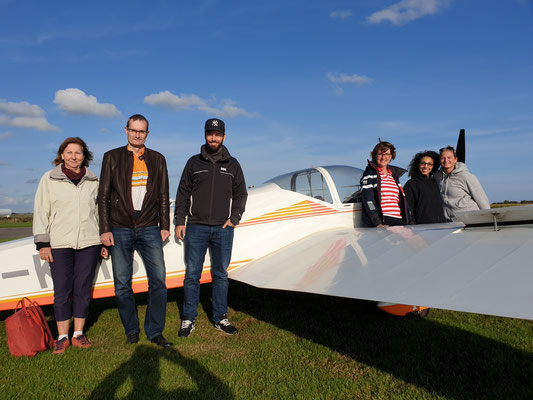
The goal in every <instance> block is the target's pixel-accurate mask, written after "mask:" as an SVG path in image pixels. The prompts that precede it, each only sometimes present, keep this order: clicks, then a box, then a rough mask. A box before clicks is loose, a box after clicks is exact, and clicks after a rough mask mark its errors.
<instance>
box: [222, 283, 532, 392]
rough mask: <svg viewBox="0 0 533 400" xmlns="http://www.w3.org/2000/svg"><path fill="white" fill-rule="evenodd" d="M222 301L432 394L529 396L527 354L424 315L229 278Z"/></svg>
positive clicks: (529, 383) (529, 377)
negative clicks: (403, 315) (402, 315)
mask: <svg viewBox="0 0 533 400" xmlns="http://www.w3.org/2000/svg"><path fill="white" fill-rule="evenodd" d="M228 300H229V305H230V306H231V307H232V308H234V309H235V310H237V311H240V312H243V313H246V314H248V315H251V316H253V317H255V318H257V319H258V320H261V321H265V322H268V323H270V324H273V325H275V326H277V327H278V328H281V329H284V330H289V331H291V332H293V333H294V334H296V335H298V336H299V337H301V338H305V339H308V340H311V341H313V342H315V343H319V344H321V345H323V346H327V347H328V348H330V349H332V350H334V351H336V352H339V353H341V354H343V355H346V356H348V357H350V358H352V359H353V360H356V361H358V362H361V363H363V364H365V365H368V366H372V367H375V368H377V369H379V370H380V371H383V372H386V373H390V374H392V375H394V376H395V377H397V378H399V379H401V380H403V381H405V382H406V383H410V384H413V385H416V386H417V387H423V388H425V389H426V390H427V391H429V392H430V393H433V394H434V395H435V396H438V395H440V396H446V397H447V398H452V399H458V400H463V399H484V398H487V399H531V398H533V379H532V377H533V356H532V354H531V353H527V352H523V351H519V350H516V349H514V348H512V347H510V346H508V345H505V344H502V343H500V342H498V341H495V340H491V339H488V338H485V337H482V336H479V335H477V334H473V333H470V332H467V331H464V330H461V329H458V328H454V327H450V326H446V325H443V324H440V323H437V322H434V321H431V319H426V320H421V319H419V318H397V317H392V316H389V315H387V314H385V313H383V312H381V311H380V310H378V309H377V308H376V306H375V303H374V302H367V301H360V300H352V299H344V298H335V297H328V296H320V295H313V294H305V293H295V292H284V291H275V290H266V289H257V288H254V287H252V286H248V285H245V284H242V283H239V282H235V281H231V285H230V292H229V299H228ZM288 305H290V307H289V306H288ZM243 334H246V333H245V332H243Z"/></svg>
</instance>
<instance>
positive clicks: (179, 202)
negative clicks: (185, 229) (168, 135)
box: [174, 146, 248, 226]
mask: <svg viewBox="0 0 533 400" xmlns="http://www.w3.org/2000/svg"><path fill="white" fill-rule="evenodd" d="M220 151H221V152H222V154H220V155H219V157H218V159H217V160H216V161H215V159H213V158H211V157H209V155H208V154H207V152H206V150H205V146H202V151H201V153H200V154H197V155H195V156H192V157H191V158H189V161H187V164H186V165H185V169H184V170H183V173H182V175H181V179H180V184H179V187H178V192H177V194H176V209H175V211H174V224H175V225H176V226H179V225H185V217H188V218H187V223H193V224H204V225H223V224H224V223H225V222H226V221H227V220H228V219H230V220H231V223H232V224H233V225H237V224H238V223H239V221H240V220H241V217H242V214H243V213H244V207H245V205H246V198H247V197H248V192H247V191H246V182H245V181H244V175H243V173H242V169H241V166H240V164H239V162H238V161H237V160H236V159H235V158H233V157H232V156H231V155H230V153H229V151H228V149H226V147H225V146H222V149H221V150H220Z"/></svg>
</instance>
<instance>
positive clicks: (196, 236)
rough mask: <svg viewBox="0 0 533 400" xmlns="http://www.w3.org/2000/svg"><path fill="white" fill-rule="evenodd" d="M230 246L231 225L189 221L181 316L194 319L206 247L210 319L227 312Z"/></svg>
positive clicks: (231, 238)
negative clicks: (210, 284)
mask: <svg viewBox="0 0 533 400" xmlns="http://www.w3.org/2000/svg"><path fill="white" fill-rule="evenodd" d="M232 246H233V228H232V227H230V226H228V227H226V228H225V229H222V225H215V226H209V225H202V224H188V225H187V229H186V231H185V280H184V281H183V289H184V300H183V319H188V320H190V321H194V320H196V317H197V316H198V303H199V302H200V277H201V275H202V268H203V265H204V260H205V254H206V252H207V249H209V253H210V254H211V277H212V279H213V322H218V321H220V320H221V319H223V318H225V316H224V315H225V314H226V313H227V312H228V286H229V282H228V272H227V269H228V266H229V263H230V260H231V248H232Z"/></svg>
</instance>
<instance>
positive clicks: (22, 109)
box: [0, 99, 59, 140]
mask: <svg viewBox="0 0 533 400" xmlns="http://www.w3.org/2000/svg"><path fill="white" fill-rule="evenodd" d="M2 114H3V115H2ZM0 125H4V126H12V127H15V128H29V129H37V130H39V131H59V128H58V127H56V126H54V125H52V124H50V123H49V122H48V120H47V119H46V118H45V111H44V110H43V109H42V108H41V107H39V106H37V105H35V104H30V103H28V102H27V101H21V102H19V103H16V102H12V101H5V100H3V99H0ZM9 136H11V134H10V132H6V133H3V134H1V135H0V140H1V139H5V138H7V137H9Z"/></svg>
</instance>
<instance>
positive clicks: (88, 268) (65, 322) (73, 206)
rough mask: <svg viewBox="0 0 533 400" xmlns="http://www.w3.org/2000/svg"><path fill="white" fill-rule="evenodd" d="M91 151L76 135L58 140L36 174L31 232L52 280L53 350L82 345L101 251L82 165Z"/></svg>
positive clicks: (91, 189)
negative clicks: (44, 168) (49, 163)
mask: <svg viewBox="0 0 533 400" xmlns="http://www.w3.org/2000/svg"><path fill="white" fill-rule="evenodd" d="M91 160H92V154H91V152H90V151H89V149H88V147H87V145H86V144H85V142H84V141H83V140H82V139H80V138H78V137H70V138H67V139H65V140H64V141H63V143H62V144H61V146H59V149H58V151H57V157H56V158H55V160H54V161H53V164H55V166H56V167H55V168H54V169H52V170H51V171H48V172H46V173H45V174H44V175H43V177H42V178H41V182H40V183H39V187H38V189H37V193H36V194H35V205H34V211H33V235H34V241H35V244H36V246H37V250H39V257H40V258H41V260H45V261H47V262H48V263H49V264H50V271H51V274H52V280H53V282H54V316H55V319H56V323H57V331H58V334H59V337H58V339H57V340H56V342H55V348H54V354H62V353H64V351H65V350H66V349H67V348H68V347H69V346H70V344H71V342H70V341H69V337H68V334H69V327H70V320H71V318H72V317H74V334H73V337H72V345H73V346H76V347H82V348H87V347H90V346H91V343H90V342H89V340H88V339H87V337H86V336H85V335H84V333H83V327H84V325H85V319H86V318H87V314H88V310H89V301H90V299H91V289H92V282H93V278H94V273H95V270H96V265H97V263H98V261H99V258H100V255H101V253H102V255H104V256H106V255H107V254H106V251H105V249H102V246H101V243H100V234H99V230H98V208H97V194H98V178H97V176H96V175H95V174H93V173H92V172H91V171H89V170H88V169H87V166H88V165H89V162H90V161H91Z"/></svg>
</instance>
